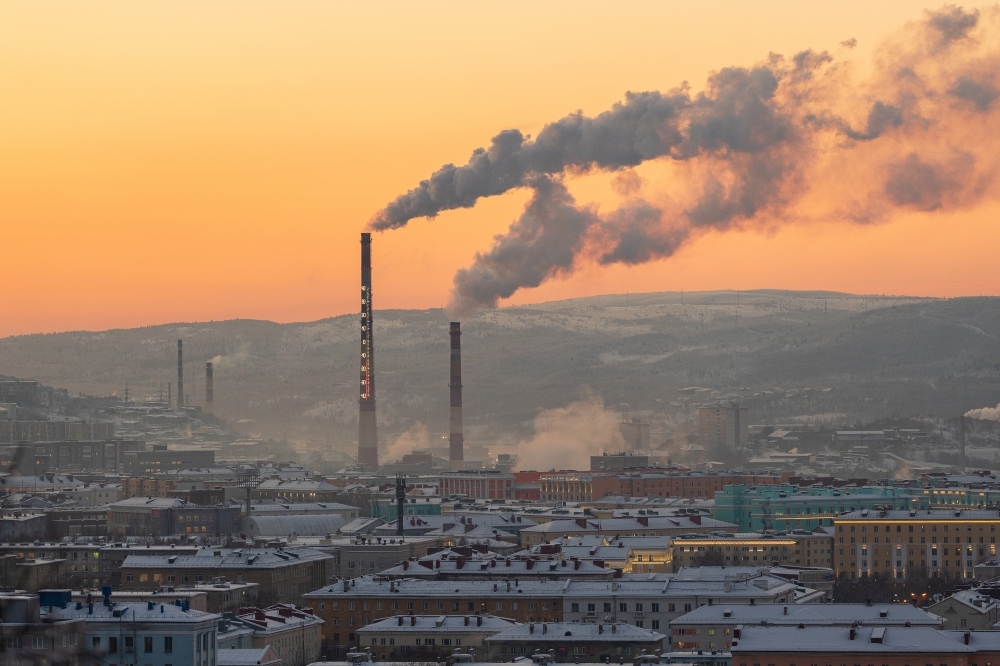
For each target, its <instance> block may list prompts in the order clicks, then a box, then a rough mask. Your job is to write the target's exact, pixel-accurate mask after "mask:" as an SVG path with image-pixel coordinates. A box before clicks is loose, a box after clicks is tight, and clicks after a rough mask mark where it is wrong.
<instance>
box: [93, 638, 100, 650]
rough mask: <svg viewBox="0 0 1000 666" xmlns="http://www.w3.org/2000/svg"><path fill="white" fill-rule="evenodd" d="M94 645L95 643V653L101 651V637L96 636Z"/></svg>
mask: <svg viewBox="0 0 1000 666" xmlns="http://www.w3.org/2000/svg"><path fill="white" fill-rule="evenodd" d="M92 643H93V648H94V652H97V651H98V650H100V649H101V637H100V636H94V639H93V641H92Z"/></svg>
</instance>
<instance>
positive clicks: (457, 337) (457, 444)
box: [448, 321, 465, 470]
mask: <svg viewBox="0 0 1000 666" xmlns="http://www.w3.org/2000/svg"><path fill="white" fill-rule="evenodd" d="M450 333H451V381H450V382H449V383H448V386H449V387H450V388H451V400H450V404H451V417H450V429H449V436H448V443H449V456H448V460H449V461H450V463H451V469H452V470H460V469H462V467H463V461H464V460H465V437H464V435H463V434H462V324H461V322H457V321H453V322H451V328H450Z"/></svg>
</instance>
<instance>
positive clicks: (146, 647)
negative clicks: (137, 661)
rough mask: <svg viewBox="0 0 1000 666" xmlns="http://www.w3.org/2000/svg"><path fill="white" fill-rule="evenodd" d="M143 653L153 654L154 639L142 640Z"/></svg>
mask: <svg viewBox="0 0 1000 666" xmlns="http://www.w3.org/2000/svg"><path fill="white" fill-rule="evenodd" d="M142 651H143V652H145V653H146V654H151V653H152V652H153V637H152V636H146V637H145V638H143V639H142Z"/></svg>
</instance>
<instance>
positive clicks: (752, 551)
mask: <svg viewBox="0 0 1000 666" xmlns="http://www.w3.org/2000/svg"><path fill="white" fill-rule="evenodd" d="M829 529H830V528H817V529H815V530H813V531H811V532H810V531H806V530H794V531H790V532H774V533H770V532H741V533H736V534H693V535H682V536H677V537H674V538H673V542H672V543H671V550H672V559H673V567H674V571H678V570H679V569H680V568H681V567H697V566H701V565H703V564H708V565H715V566H744V567H745V566H773V565H776V564H789V565H796V566H806V567H828V568H832V560H831V558H832V557H833V554H832V550H833V535H832V534H831V533H830V532H829Z"/></svg>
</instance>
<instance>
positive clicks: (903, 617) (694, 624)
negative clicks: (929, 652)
mask: <svg viewBox="0 0 1000 666" xmlns="http://www.w3.org/2000/svg"><path fill="white" fill-rule="evenodd" d="M942 623H943V620H942V619H941V618H940V617H938V616H936V615H932V614H931V613H928V612H927V611H924V610H921V609H919V608H917V607H915V606H911V605H909V604H871V605H866V604H805V605H803V604H758V605H754V606H749V605H746V604H728V603H727V604H723V605H712V606H699V607H698V608H695V609H694V610H692V611H691V612H690V613H685V614H684V615H681V616H680V617H678V618H677V619H675V620H672V621H671V622H670V642H671V649H673V650H690V651H698V650H701V651H703V652H712V651H713V650H714V651H728V650H729V649H730V648H731V647H732V641H733V631H734V630H735V629H736V627H738V626H741V625H744V626H750V625H758V624H759V625H764V626H769V627H770V626H776V627H782V626H784V627H796V628H798V627H800V626H801V627H803V628H805V627H851V626H854V625H855V624H861V625H864V626H866V627H867V626H879V627H910V626H913V627H931V628H934V629H941V628H942Z"/></svg>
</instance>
